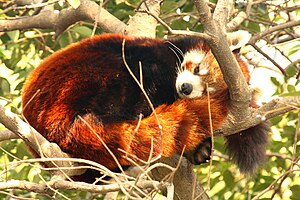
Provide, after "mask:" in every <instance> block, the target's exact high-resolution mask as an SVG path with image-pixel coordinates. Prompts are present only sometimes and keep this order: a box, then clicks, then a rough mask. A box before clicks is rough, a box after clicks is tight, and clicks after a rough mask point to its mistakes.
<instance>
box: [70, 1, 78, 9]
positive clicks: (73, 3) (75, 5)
mask: <svg viewBox="0 0 300 200" xmlns="http://www.w3.org/2000/svg"><path fill="white" fill-rule="evenodd" d="M67 2H68V3H69V4H70V6H71V7H72V8H74V9H76V8H78V7H79V6H80V0H67Z"/></svg>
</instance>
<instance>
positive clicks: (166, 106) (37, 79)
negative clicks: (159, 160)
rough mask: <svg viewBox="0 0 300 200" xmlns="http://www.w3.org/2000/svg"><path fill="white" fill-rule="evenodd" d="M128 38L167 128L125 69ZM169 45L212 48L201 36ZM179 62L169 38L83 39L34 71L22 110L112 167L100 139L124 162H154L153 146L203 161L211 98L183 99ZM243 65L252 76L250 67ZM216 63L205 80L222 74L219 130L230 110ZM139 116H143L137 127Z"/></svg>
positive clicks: (63, 143) (64, 142)
mask: <svg viewBox="0 0 300 200" xmlns="http://www.w3.org/2000/svg"><path fill="white" fill-rule="evenodd" d="M124 39H125V42H126V43H125V57H126V61H127V62H128V64H129V66H130V68H131V70H132V71H133V73H134V74H135V76H137V77H138V78H139V73H140V69H139V61H141V63H142V70H143V86H144V89H145V91H146V92H147V94H148V95H149V97H150V99H151V101H152V102H153V104H154V107H155V112H156V113H157V116H158V120H159V123H160V125H161V127H162V132H160V129H159V128H158V124H157V120H156V117H155V115H154V114H151V112H152V111H151V109H150V107H149V104H148V102H147V101H146V99H145V97H144V94H143V93H142V92H141V90H140V89H139V88H138V86H137V84H136V83H135V82H134V81H133V79H132V77H131V75H130V74H129V73H128V71H127V69H126V68H125V66H124V63H123V60H122V52H121V49H122V42H123V40H124ZM171 42H172V43H174V45H175V46H177V47H178V48H180V49H181V51H182V52H183V53H185V52H187V51H188V50H189V49H192V48H201V49H203V50H205V51H208V46H207V45H205V44H204V43H203V41H201V40H200V39H198V38H187V39H182V40H178V41H176V40H174V41H171ZM171 47H172V46H171ZM178 56H179V57H180V55H178ZM237 59H238V58H237ZM178 61H179V60H178V57H177V55H175V54H174V50H172V49H171V48H170V45H169V43H168V42H164V41H163V40H155V39H149V38H130V37H125V36H122V35H114V34H108V35H101V36H96V37H94V38H90V39H87V40H84V41H82V42H80V43H76V44H73V45H70V46H69V47H67V48H65V49H62V50H60V51H58V52H56V53H54V54H53V55H51V56H49V57H48V58H47V59H45V61H44V62H42V63H41V65H40V66H39V67H38V68H37V69H35V70H34V71H33V72H32V73H31V74H30V75H29V77H28V78H27V81H26V82H25V84H24V87H23V95H22V103H23V114H24V116H25V118H26V119H27V120H28V122H29V123H30V125H32V126H33V127H34V128H35V129H36V130H37V131H38V132H40V133H41V134H42V135H43V136H44V137H45V138H47V139H48V140H49V141H50V142H55V143H57V144H58V145H59V146H60V147H61V148H62V150H63V151H65V152H66V153H69V154H70V155H71V156H73V157H79V158H85V159H89V160H92V161H95V162H97V163H100V164H102V165H104V166H106V167H107V168H109V169H111V170H115V169H117V168H118V167H117V163H116V161H115V160H114V159H113V158H112V155H110V153H109V152H108V151H107V149H106V148H105V146H104V145H103V143H102V142H104V143H105V144H106V145H107V146H108V148H109V149H110V150H111V151H112V153H113V154H114V155H115V156H116V158H117V159H118V162H119V163H120V164H121V165H122V166H129V165H132V163H131V162H130V161H128V160H127V159H126V157H124V155H125V154H124V153H123V152H121V151H120V149H121V150H124V151H126V152H128V153H129V154H132V155H134V156H136V157H138V158H139V159H142V160H148V157H149V153H150V150H151V147H152V146H153V156H156V155H158V154H160V153H161V155H162V156H165V157H168V156H170V155H172V154H181V153H182V151H183V148H184V147H185V152H184V156H186V157H187V158H188V159H189V160H190V161H191V162H193V163H195V164H200V163H202V162H204V161H205V160H206V159H207V157H209V154H210V151H209V150H203V149H204V148H203V147H201V145H203V144H204V143H205V142H206V139H207V138H209V137H210V134H211V133H210V128H209V124H210V119H209V111H208V100H207V96H205V95H204V96H202V97H199V98H197V99H192V100H188V99H178V95H177V92H176V88H175V81H176V73H177V67H178V66H179V64H180V63H178ZM238 61H239V60H238ZM239 63H240V65H241V67H242V70H243V72H244V74H245V76H246V79H247V80H249V74H248V71H247V70H246V65H245V64H244V63H243V62H241V61H239ZM211 67H212V68H211V69H210V70H216V71H215V72H213V73H210V74H209V75H208V77H204V78H207V80H206V81H207V82H208V83H211V84H214V82H215V80H214V79H217V83H218V84H220V85H219V86H218V87H217V88H216V91H215V92H214V93H213V94H212V95H211V102H210V103H211V116H212V124H213V128H214V129H218V128H220V126H221V125H222V123H223V121H224V120H225V118H226V116H227V113H228V103H229V95H228V90H227V87H225V86H224V84H225V83H224V81H223V80H222V74H221V72H220V70H219V69H218V68H214V67H218V66H217V63H216V61H215V60H214V61H213V63H212V64H211ZM212 80H213V82H212ZM218 81H219V82H218ZM140 113H142V114H144V116H145V118H143V119H142V120H141V121H140V125H139V127H138V129H137V131H136V132H135V129H136V127H137V125H138V122H139V120H138V119H137V116H138V114H140ZM152 139H153V144H151V141H152ZM206 146H207V145H205V144H204V147H206ZM209 147H210V145H208V146H207V148H209ZM238 151H239V150H238ZM244 155H245V154H243V156H244ZM136 161H138V160H136ZM251 170H252V168H251ZM88 176H89V177H88V178H87V177H86V176H85V177H79V179H80V180H83V181H93V180H94V178H95V177H96V176H99V174H94V173H91V174H88Z"/></svg>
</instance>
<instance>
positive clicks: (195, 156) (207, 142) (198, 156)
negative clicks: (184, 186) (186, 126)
mask: <svg viewBox="0 0 300 200" xmlns="http://www.w3.org/2000/svg"><path fill="white" fill-rule="evenodd" d="M211 147H212V144H211V138H210V137H209V138H206V139H204V140H203V141H202V142H201V143H200V144H199V145H198V147H197V148H196V149H195V150H194V151H193V152H189V153H187V154H186V155H185V156H186V158H187V159H188V160H189V161H190V162H191V163H193V164H195V165H200V164H202V163H206V162H208V161H209V160H210V155H211Z"/></svg>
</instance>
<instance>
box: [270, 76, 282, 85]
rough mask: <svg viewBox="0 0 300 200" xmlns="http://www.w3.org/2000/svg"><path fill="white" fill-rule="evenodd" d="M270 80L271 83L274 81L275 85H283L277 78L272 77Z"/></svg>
mask: <svg viewBox="0 0 300 200" xmlns="http://www.w3.org/2000/svg"><path fill="white" fill-rule="evenodd" d="M270 79H271V81H272V83H273V84H274V85H276V86H280V85H281V83H280V82H279V81H278V80H277V79H276V78H275V77H271V78H270Z"/></svg>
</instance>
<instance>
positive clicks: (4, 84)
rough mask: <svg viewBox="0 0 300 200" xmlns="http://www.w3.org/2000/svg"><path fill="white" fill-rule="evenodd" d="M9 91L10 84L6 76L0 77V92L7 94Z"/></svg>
mask: <svg viewBox="0 0 300 200" xmlns="http://www.w3.org/2000/svg"><path fill="white" fill-rule="evenodd" d="M9 93H10V84H9V82H8V80H7V79H6V78H2V77H0V94H1V95H4V94H9Z"/></svg>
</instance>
